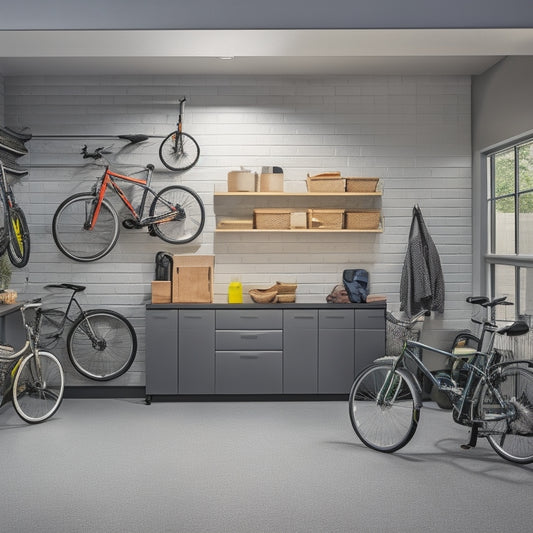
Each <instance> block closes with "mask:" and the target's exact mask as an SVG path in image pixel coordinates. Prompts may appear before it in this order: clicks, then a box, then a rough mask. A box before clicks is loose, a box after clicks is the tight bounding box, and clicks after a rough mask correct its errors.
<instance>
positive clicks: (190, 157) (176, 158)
mask: <svg viewBox="0 0 533 533" xmlns="http://www.w3.org/2000/svg"><path fill="white" fill-rule="evenodd" d="M186 100H187V99H186V98H182V99H181V100H179V105H180V111H179V115H178V123H177V124H176V130H175V131H173V132H172V133H169V134H168V135H167V136H166V137H165V138H164V139H163V142H162V143H161V145H160V146H159V159H161V162H162V163H163V165H165V166H166V167H167V168H168V169H169V170H177V171H182V170H188V169H189V168H192V167H193V166H194V165H196V163H197V162H198V159H199V157H200V147H199V146H198V143H197V142H196V140H195V139H194V138H193V137H192V136H191V135H189V134H188V133H184V132H183V124H182V117H183V114H184V109H185V101H186Z"/></svg>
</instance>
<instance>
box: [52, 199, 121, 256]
mask: <svg viewBox="0 0 533 533" xmlns="http://www.w3.org/2000/svg"><path fill="white" fill-rule="evenodd" d="M95 202H96V197H95V195H94V194H92V193H90V192H86V193H78V194H74V195H73V196H70V197H69V198H67V199H66V200H64V201H63V202H62V203H61V204H60V205H59V207H58V208H57V209H56V212H55V213H54V218H53V221H52V235H53V237H54V242H55V243H56V246H57V247H58V249H59V250H60V251H61V253H63V254H64V255H66V256H67V257H68V258H69V259H73V260H74V261H79V262H85V263H88V262H91V261H97V260H98V259H102V257H104V256H106V255H107V254H108V253H109V252H110V251H111V250H112V249H113V247H114V246H115V244H116V242H117V240H118V236H119V231H120V224H119V221H118V215H117V212H116V211H115V208H114V207H113V206H112V205H111V204H110V203H109V202H108V201H107V200H105V199H104V200H103V201H102V205H101V208H100V213H99V214H98V220H97V221H96V224H95V226H94V228H93V229H91V230H88V229H85V223H86V221H87V219H88V216H89V213H90V212H91V210H92V208H93V205H94V203H95Z"/></svg>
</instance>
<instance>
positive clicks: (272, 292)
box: [248, 289, 278, 304]
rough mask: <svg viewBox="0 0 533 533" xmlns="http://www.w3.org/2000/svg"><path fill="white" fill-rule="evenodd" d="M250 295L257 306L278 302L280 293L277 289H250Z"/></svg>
mask: <svg viewBox="0 0 533 533" xmlns="http://www.w3.org/2000/svg"><path fill="white" fill-rule="evenodd" d="M248 294H249V295H250V297H251V298H252V300H253V301H254V302H255V303H257V304H269V303H272V302H275V301H276V297H277V296H278V291H277V290H276V289H250V290H249V291H248Z"/></svg>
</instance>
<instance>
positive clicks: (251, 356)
mask: <svg viewBox="0 0 533 533" xmlns="http://www.w3.org/2000/svg"><path fill="white" fill-rule="evenodd" d="M239 358H240V359H259V356H258V355H240V356H239Z"/></svg>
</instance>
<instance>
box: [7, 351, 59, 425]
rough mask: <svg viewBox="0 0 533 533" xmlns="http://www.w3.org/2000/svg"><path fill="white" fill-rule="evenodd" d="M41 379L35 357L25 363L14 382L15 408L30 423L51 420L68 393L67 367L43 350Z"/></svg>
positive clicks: (40, 353)
mask: <svg viewBox="0 0 533 533" xmlns="http://www.w3.org/2000/svg"><path fill="white" fill-rule="evenodd" d="M38 353H39V360H40V366H41V372H42V374H41V376H38V375H37V374H38V372H37V362H36V361H37V360H36V357H35V354H33V353H32V354H30V355H28V356H26V357H24V359H23V360H22V362H21V363H20V366H19V368H18V370H17V372H16V374H15V377H14V379H13V395H12V397H13V406H14V407H15V411H16V412H17V414H18V415H19V416H20V417H21V418H22V419H23V420H25V421H26V422H28V423H30V424H38V423H39V422H44V421H45V420H47V419H49V418H50V417H51V416H52V415H53V414H54V413H55V412H56V411H57V410H58V409H59V406H60V405H61V402H62V401H63V392H64V390H65V375H64V373H63V367H62V366H61V363H60V362H59V360H58V359H57V357H56V356H55V355H53V354H52V353H50V352H44V351H41V350H39V352H38Z"/></svg>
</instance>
